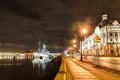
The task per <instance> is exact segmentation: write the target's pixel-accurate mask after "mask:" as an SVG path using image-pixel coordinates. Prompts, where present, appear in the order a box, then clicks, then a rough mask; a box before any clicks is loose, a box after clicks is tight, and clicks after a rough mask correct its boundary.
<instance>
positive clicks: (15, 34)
mask: <svg viewBox="0 0 120 80" xmlns="http://www.w3.org/2000/svg"><path fill="white" fill-rule="evenodd" d="M103 14H108V17H109V19H111V20H113V19H117V20H119V19H120V0H0V49H1V51H2V50H3V51H4V50H17V51H19V50H30V49H36V48H38V41H39V40H40V41H41V42H44V43H46V44H47V48H48V49H49V50H50V51H53V52H54V51H62V50H64V49H65V47H66V45H67V43H68V41H69V40H70V39H71V38H72V37H73V34H72V33H74V31H76V29H78V27H76V26H75V24H76V23H80V27H82V26H85V25H87V26H89V27H88V28H89V29H88V30H89V31H88V32H89V33H92V32H93V30H94V28H95V27H96V26H97V24H98V23H99V22H100V21H101V16H102V15H103ZM84 24H85V25H84Z"/></svg>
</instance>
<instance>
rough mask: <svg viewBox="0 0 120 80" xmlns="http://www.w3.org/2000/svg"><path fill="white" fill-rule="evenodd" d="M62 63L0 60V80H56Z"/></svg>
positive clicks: (37, 60) (38, 60)
mask: <svg viewBox="0 0 120 80" xmlns="http://www.w3.org/2000/svg"><path fill="white" fill-rule="evenodd" d="M59 65H60V63H51V62H50V61H48V62H47V61H41V60H40V59H34V60H13V59H9V60H6V59H4V60H0V80H54V77H55V75H56V74H57V71H58V69H59Z"/></svg>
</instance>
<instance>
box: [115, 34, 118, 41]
mask: <svg viewBox="0 0 120 80" xmlns="http://www.w3.org/2000/svg"><path fill="white" fill-rule="evenodd" d="M115 40H116V41H117V40H118V34H117V33H115Z"/></svg>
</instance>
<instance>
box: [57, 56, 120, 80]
mask: <svg viewBox="0 0 120 80" xmlns="http://www.w3.org/2000/svg"><path fill="white" fill-rule="evenodd" d="M63 61H64V62H65V64H66V68H68V70H69V72H70V73H71V76H72V79H71V80H120V76H119V75H116V74H113V73H111V72H107V71H104V70H103V69H99V68H95V67H94V66H93V65H91V64H88V63H84V62H81V61H79V60H77V59H71V58H69V57H65V58H63ZM65 74H66V75H67V72H66V71H64V80H69V79H67V77H66V75H65ZM55 80H60V79H55ZM61 80H63V79H61Z"/></svg>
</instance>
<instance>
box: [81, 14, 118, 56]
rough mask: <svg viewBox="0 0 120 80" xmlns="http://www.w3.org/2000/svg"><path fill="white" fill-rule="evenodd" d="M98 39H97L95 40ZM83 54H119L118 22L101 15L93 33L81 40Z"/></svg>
mask: <svg viewBox="0 0 120 80" xmlns="http://www.w3.org/2000/svg"><path fill="white" fill-rule="evenodd" d="M96 39H98V41H96ZM82 46H83V47H82V50H83V55H98V54H99V55H100V56H120V24H119V22H118V21H117V20H114V21H110V20H108V19H107V15H106V14H105V15H103V16H102V20H101V23H100V24H99V25H98V26H97V27H96V28H95V31H94V33H93V34H91V35H90V36H89V37H87V38H85V39H84V41H83V42H82Z"/></svg>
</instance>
